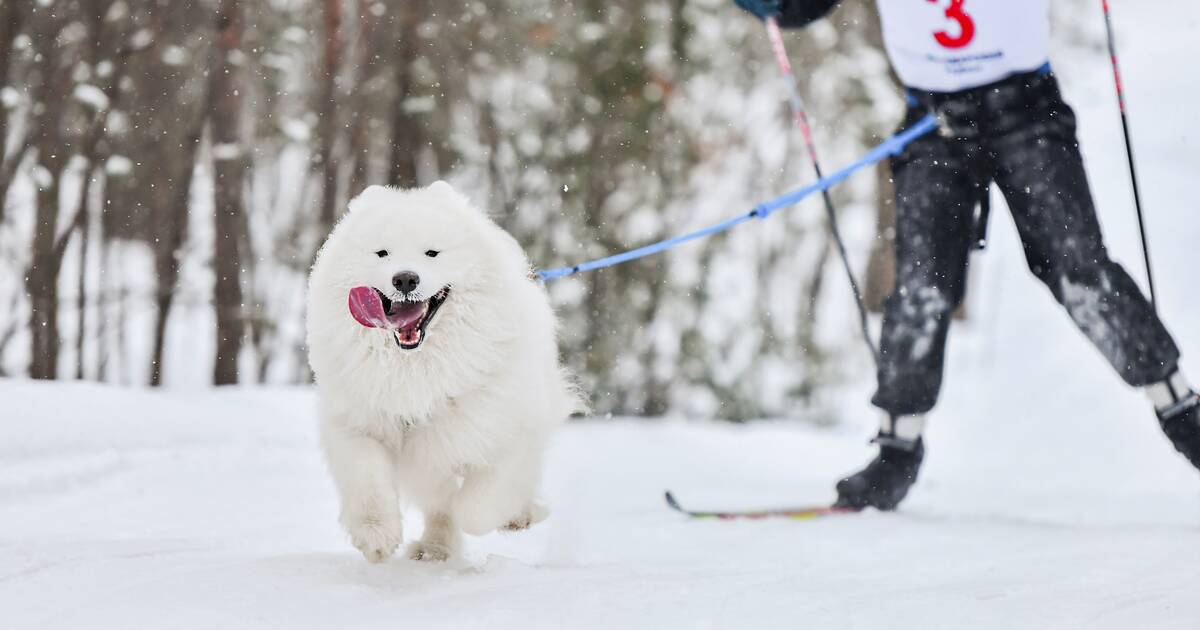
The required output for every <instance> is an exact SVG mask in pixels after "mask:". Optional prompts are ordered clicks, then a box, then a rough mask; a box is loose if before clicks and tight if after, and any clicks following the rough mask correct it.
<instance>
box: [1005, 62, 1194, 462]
mask: <svg viewBox="0 0 1200 630" xmlns="http://www.w3.org/2000/svg"><path fill="white" fill-rule="evenodd" d="M1027 92H1028V94H1027V98H1026V99H1025V100H1024V102H1023V103H1021V104H1019V105H1011V104H1005V105H1009V106H1010V107H1011V108H1012V109H1014V110H1017V111H1016V112H1014V114H1015V113H1020V115H1022V116H1024V117H1025V118H1026V119H1028V120H1029V121H1030V122H1029V124H1025V125H1021V126H1020V127H1016V128H1012V129H1006V128H1004V127H1003V126H1001V127H1000V128H999V129H998V130H997V131H998V133H997V134H996V137H995V138H994V139H993V141H992V142H991V148H992V149H993V153H994V155H993V159H994V160H995V165H996V172H995V176H996V181H997V183H998V184H999V185H1000V188H1001V190H1002V191H1003V192H1004V195H1005V197H1006V198H1007V200H1008V204H1009V207H1010V208H1011V209H1012V212H1013V218H1014V220H1015V221H1016V224H1017V230H1018V232H1019V233H1020V235H1021V241H1022V243H1023V245H1024V248H1025V257H1026V260H1027V262H1028V263H1029V267H1030V269H1032V270H1033V272H1034V274H1035V275H1037V277H1038V278H1039V279H1041V280H1042V281H1043V282H1044V283H1045V284H1046V286H1047V287H1049V289H1050V291H1051V293H1053V294H1054V297H1055V299H1057V300H1058V301H1059V303H1061V304H1062V305H1063V306H1064V307H1065V308H1066V310H1067V312H1068V313H1069V314H1070V316H1071V319H1072V320H1074V322H1075V323H1076V325H1077V326H1078V327H1079V329H1080V330H1081V331H1083V333H1084V334H1085V335H1087V337H1088V338H1089V339H1090V340H1091V341H1092V343H1093V344H1094V345H1095V346H1096V348H1097V349H1099V350H1100V352H1101V354H1103V355H1104V357H1105V358H1106V359H1108V361H1109V363H1110V364H1112V366H1113V368H1114V369H1115V370H1116V371H1117V373H1118V374H1119V375H1120V376H1121V377H1122V378H1123V379H1124V380H1125V382H1126V383H1129V384H1130V385H1133V386H1135V387H1141V388H1142V389H1143V391H1144V392H1145V393H1146V395H1147V396H1149V397H1150V399H1151V401H1152V402H1153V403H1154V407H1155V412H1156V415H1157V416H1158V419H1159V422H1160V424H1161V426H1162V428H1163V432H1164V433H1165V434H1166V435H1167V437H1168V438H1169V439H1170V440H1171V442H1172V444H1174V446H1175V448H1176V449H1177V450H1178V451H1179V452H1180V453H1183V454H1184V455H1185V456H1186V457H1187V458H1188V460H1189V461H1191V462H1192V464H1193V465H1195V466H1196V467H1197V468H1200V396H1197V394H1196V393H1195V391H1194V390H1193V388H1192V387H1191V386H1190V384H1189V381H1187V380H1186V379H1185V378H1184V377H1183V376H1182V375H1181V374H1180V373H1179V370H1178V365H1179V349H1178V348H1177V347H1176V345H1175V342H1174V340H1172V339H1171V335H1170V334H1169V333H1168V332H1167V330H1166V327H1165V326H1163V323H1162V321H1161V320H1159V318H1158V315H1157V313H1155V311H1154V309H1153V308H1152V307H1151V305H1150V303H1149V302H1148V301H1147V300H1146V299H1145V297H1144V296H1143V295H1142V293H1141V291H1140V290H1139V289H1138V286H1137V284H1136V283H1135V282H1134V281H1133V279H1132V278H1130V277H1129V274H1128V273H1126V271H1125V270H1124V269H1123V268H1122V267H1121V266H1120V265H1119V264H1117V263H1116V262H1114V261H1113V260H1111V259H1110V258H1109V256H1108V251H1107V249H1106V248H1105V246H1104V240H1103V238H1102V236H1101V232H1100V224H1099V221H1098V219H1097V218H1096V211H1095V207H1094V205H1093V203H1092V196H1091V192H1090V190H1089V188H1088V183H1087V175H1086V173H1085V171H1084V167H1083V159H1082V157H1081V156H1080V153H1079V146H1078V142H1077V141H1076V138H1075V116H1074V113H1073V112H1072V111H1071V108H1070V107H1068V106H1067V105H1066V103H1064V102H1063V101H1062V98H1061V96H1060V95H1059V92H1058V87H1057V85H1056V83H1055V82H1054V80H1053V77H1048V76H1047V77H1040V78H1037V79H1035V80H1034V81H1033V82H1032V84H1031V86H1029V89H1028V91H1027ZM1000 120H1001V122H1002V123H1003V121H1004V120H1005V118H1004V117H1003V116H1002V117H1001V118H1000Z"/></svg>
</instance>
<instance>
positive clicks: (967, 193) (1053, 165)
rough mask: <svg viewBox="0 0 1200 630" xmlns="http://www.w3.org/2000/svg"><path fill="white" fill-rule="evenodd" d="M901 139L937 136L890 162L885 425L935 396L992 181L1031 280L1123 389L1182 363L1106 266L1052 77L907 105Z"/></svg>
mask: <svg viewBox="0 0 1200 630" xmlns="http://www.w3.org/2000/svg"><path fill="white" fill-rule="evenodd" d="M914 98H915V99H916V101H917V103H916V104H914V105H913V106H911V107H910V108H909V111H908V115H907V119H906V120H905V123H904V126H906V127H907V126H908V125H912V124H914V123H915V122H916V121H918V120H920V119H921V118H922V117H924V116H925V115H926V114H927V113H928V112H929V111H930V110H933V111H935V112H936V113H937V114H938V117H939V122H940V126H941V128H940V129H938V130H935V131H934V132H932V133H930V134H929V135H926V136H924V137H922V138H920V139H918V140H916V141H915V142H913V143H912V144H910V145H909V146H908V147H907V149H906V150H905V151H904V152H903V153H902V154H901V155H899V156H897V157H896V158H894V159H893V160H892V173H893V177H894V179H895V185H896V289H895V291H894V292H893V294H892V295H891V296H890V297H888V299H887V302H886V303H885V307H884V317H883V334H882V338H881V341H880V345H881V348H880V350H881V358H882V360H881V362H880V365H879V375H878V376H879V389H878V391H877V392H876V394H875V397H874V398H873V400H872V402H873V403H874V404H875V405H876V406H877V407H880V408H882V409H884V410H885V411H887V412H889V413H891V414H893V415H905V414H915V413H924V412H926V411H928V410H929V409H931V408H932V407H933V405H934V403H935V402H937V395H938V390H939V389H940V388H941V384H942V365H943V359H944V356H945V345H946V332H947V329H948V328H949V325H950V316H951V313H952V312H953V311H954V310H955V308H956V307H957V306H958V305H959V303H960V302H961V301H962V299H963V294H964V291H965V289H966V286H965V281H966V269H967V257H968V254H969V252H970V249H971V244H972V240H973V239H972V234H973V231H972V228H973V219H974V213H975V206H976V204H977V203H978V201H979V199H980V198H981V196H982V195H983V194H985V192H986V190H987V186H988V183H989V182H990V181H995V182H996V184H997V185H999V187H1000V190H1001V191H1002V192H1003V193H1004V198H1005V199H1006V200H1007V201H1008V206H1009V208H1010V209H1011V211H1012V215H1013V219H1014V221H1015V222H1016V225H1017V231H1018V232H1019V233H1020V236H1021V242H1022V243H1023V245H1024V248H1025V258H1026V260H1027V262H1028V263H1029V268H1030V269H1031V270H1032V271H1033V273H1034V275H1036V276H1037V277H1038V279H1040V280H1041V281H1042V282H1044V283H1045V284H1046V286H1047V287H1048V288H1049V289H1050V292H1051V293H1052V294H1053V295H1054V298H1055V299H1056V300H1058V302H1059V303H1060V304H1062V305H1063V306H1064V307H1065V308H1066V309H1067V312H1068V313H1069V314H1070V315H1071V318H1072V319H1073V320H1074V321H1075V323H1076V324H1077V325H1078V326H1079V328H1080V330H1082V331H1083V333H1084V334H1085V335H1087V337H1088V338H1089V339H1090V340H1091V341H1092V343H1093V344H1095V345H1096V347H1097V348H1098V349H1099V350H1100V352H1101V353H1102V354H1103V355H1104V357H1105V358H1107V359H1108V361H1109V362H1110V363H1111V364H1112V366H1113V368H1115V369H1116V371H1117V373H1119V374H1120V375H1121V377H1122V378H1123V379H1124V380H1125V382H1127V383H1129V384H1130V385H1147V384H1150V383H1154V382H1158V381H1162V380H1164V379H1165V378H1167V377H1168V376H1169V375H1170V374H1171V373H1173V372H1174V371H1175V369H1176V365H1177V363H1178V359H1179V350H1178V349H1177V348H1176V346H1175V343H1174V341H1173V340H1172V339H1171V336H1170V334H1168V333H1167V331H1166V329H1165V328H1164V327H1163V325H1162V322H1160V321H1159V320H1158V318H1157V317H1156V316H1155V314H1154V311H1153V309H1151V307H1150V305H1149V303H1148V302H1147V301H1146V299H1145V298H1144V297H1143V296H1142V294H1141V292H1140V291H1139V290H1138V287H1137V285H1136V284H1135V283H1134V281H1133V280H1132V279H1131V278H1130V277H1129V274H1128V273H1126V272H1125V270H1124V269H1122V268H1121V266H1120V265H1118V264H1117V263H1115V262H1113V261H1112V260H1110V259H1109V257H1108V252H1107V251H1106V250H1105V247H1104V242H1103V239H1102V237H1101V235H1100V224H1099V222H1098V221H1097V219H1096V210H1095V208H1094V206H1093V204H1092V197H1091V193H1090V192H1089V190H1088V183H1087V176H1086V174H1085V173H1084V169H1083V160H1082V158H1081V157H1080V154H1079V146H1078V142H1077V141H1076V138H1075V114H1074V112H1072V111H1071V108H1070V107H1068V106H1067V104H1066V103H1064V102H1063V100H1062V97H1061V95H1060V94H1059V91H1058V84H1057V82H1056V81H1055V79H1054V77H1053V75H1050V74H1039V73H1028V74H1021V75H1015V76H1013V77H1009V78H1007V79H1005V80H1003V81H1000V82H998V83H995V84H991V85H988V86H984V87H981V88H975V89H972V90H969V91H965V92H957V93H953V94H915V95H914Z"/></svg>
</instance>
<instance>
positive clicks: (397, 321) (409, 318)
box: [387, 302, 426, 330]
mask: <svg viewBox="0 0 1200 630" xmlns="http://www.w3.org/2000/svg"><path fill="white" fill-rule="evenodd" d="M425 306H426V304H425V303H424V302H401V303H399V304H395V303H393V304H392V312H391V313H388V315H387V320H388V323H390V324H391V327H392V328H396V329H399V330H407V329H409V328H414V327H416V325H417V324H418V323H420V322H421V318H422V317H425Z"/></svg>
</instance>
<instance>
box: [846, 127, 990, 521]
mask: <svg viewBox="0 0 1200 630" xmlns="http://www.w3.org/2000/svg"><path fill="white" fill-rule="evenodd" d="M922 116H924V111H923V110H920V109H916V108H914V109H912V110H910V112H909V118H908V120H907V121H906V124H911V123H912V122H915V121H916V120H919V119H920V117H922ZM967 151H968V148H967V145H966V144H965V143H963V142H960V141H952V140H948V139H945V138H942V137H940V136H936V135H934V136H926V137H925V138H922V139H920V140H917V141H916V142H914V143H912V144H910V145H909V147H908V148H907V149H906V150H905V151H904V153H902V154H901V155H899V156H897V157H896V158H895V159H894V160H892V176H893V179H894V181H895V186H896V288H895V290H894V291H893V293H892V295H891V296H889V297H888V299H887V301H886V303H885V305H884V316H883V334H882V335H881V338H880V364H879V372H878V379H879V388H878V390H877V391H876V394H875V396H874V398H873V399H872V403H874V404H875V405H876V406H877V407H880V408H881V409H882V410H883V411H884V412H885V415H884V417H883V421H882V423H881V425H880V430H879V436H878V437H877V438H876V441H877V442H878V443H879V453H878V455H877V456H876V457H875V459H874V460H873V461H872V462H871V463H870V464H868V465H867V467H866V468H865V469H863V470H861V471H859V472H857V473H855V474H853V475H850V476H848V477H846V478H844V479H842V480H841V481H839V482H838V484H837V492H838V500H837V505H838V506H841V507H851V508H864V507H867V506H872V507H876V508H878V509H881V510H890V509H893V508H895V507H896V505H897V504H899V502H900V501H901V500H902V499H903V498H904V497H905V495H907V493H908V489H909V487H911V486H912V484H913V483H914V482H915V481H916V476H917V471H918V469H919V468H920V465H921V461H922V459H923V458H924V451H925V449H924V444H923V442H922V440H921V432H922V430H923V429H924V413H925V412H926V411H928V410H929V409H931V408H932V407H933V405H934V403H935V402H936V400H937V394H938V390H939V389H940V388H941V382H942V364H943V358H944V351H945V344H946V333H947V330H948V328H949V325H950V316H951V314H952V313H953V312H954V309H955V308H957V306H958V305H959V303H960V302H961V301H962V298H963V293H964V290H965V276H966V266H967V256H968V253H969V251H970V238H971V236H970V235H971V228H972V219H973V216H974V204H975V201H976V199H978V196H979V182H976V181H974V180H973V179H972V176H971V172H972V169H971V168H969V166H970V165H969V163H968V160H969V157H970V156H969V155H968V153H967Z"/></svg>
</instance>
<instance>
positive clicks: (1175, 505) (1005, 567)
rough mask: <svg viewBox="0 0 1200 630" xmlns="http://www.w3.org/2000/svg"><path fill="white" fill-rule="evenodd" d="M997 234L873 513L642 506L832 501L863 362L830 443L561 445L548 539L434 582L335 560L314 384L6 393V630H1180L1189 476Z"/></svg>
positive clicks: (1120, 227)
mask: <svg viewBox="0 0 1200 630" xmlns="http://www.w3.org/2000/svg"><path fill="white" fill-rule="evenodd" d="M1151 7H1152V5H1147V7H1146V8H1143V9H1139V8H1138V5H1137V3H1132V2H1128V1H1126V2H1116V3H1114V11H1115V12H1116V18H1117V20H1118V27H1119V28H1120V31H1119V33H1120V34H1121V35H1122V40H1121V43H1122V49H1121V53H1122V62H1123V64H1124V67H1123V69H1124V71H1125V75H1126V76H1125V79H1126V82H1127V87H1128V90H1129V94H1128V98H1129V105H1130V108H1131V114H1132V117H1133V118H1132V125H1133V131H1134V134H1135V138H1136V141H1137V145H1136V150H1137V154H1138V159H1139V166H1140V167H1141V169H1140V175H1141V177H1142V184H1143V192H1144V196H1145V199H1144V201H1145V203H1146V207H1147V209H1148V211H1149V213H1150V214H1149V216H1148V217H1147V220H1148V223H1149V229H1150V238H1151V243H1152V244H1153V246H1154V248H1155V249H1154V255H1155V261H1156V263H1157V265H1158V266H1157V268H1156V271H1157V274H1158V275H1157V280H1158V283H1159V287H1160V299H1161V304H1160V308H1161V309H1162V311H1163V314H1164V318H1165V320H1166V321H1167V324H1168V326H1169V327H1170V329H1171V330H1172V332H1173V333H1174V334H1175V336H1176V339H1177V341H1178V342H1179V344H1180V346H1181V347H1182V348H1183V349H1184V351H1185V352H1184V354H1185V358H1184V364H1183V365H1184V368H1185V371H1186V372H1188V373H1190V374H1191V375H1192V378H1193V379H1195V378H1197V376H1198V375H1200V360H1198V359H1197V357H1198V356H1200V354H1198V353H1200V319H1198V318H1197V316H1196V313H1198V312H1200V292H1197V291H1195V290H1194V287H1195V283H1196V279H1195V273H1196V269H1197V268H1200V265H1198V264H1197V253H1196V251H1197V248H1196V243H1197V242H1200V211H1197V202H1196V201H1195V195H1194V189H1195V173H1197V172H1200V131H1197V128H1196V126H1195V125H1194V122H1193V118H1194V117H1193V116H1191V115H1190V114H1191V110H1192V109H1193V103H1194V102H1195V101H1196V99H1197V98H1200V75H1198V74H1197V73H1194V72H1185V71H1183V70H1181V68H1185V67H1191V65H1194V63H1192V62H1194V60H1195V59H1196V58H1197V57H1198V56H1200V48H1197V45H1196V42H1195V38H1194V37H1191V36H1190V33H1194V32H1195V31H1196V29H1197V27H1200V9H1197V8H1185V7H1184V6H1182V5H1181V6H1179V7H1176V9H1179V10H1180V11H1181V12H1182V13H1180V14H1175V13H1173V14H1172V16H1171V17H1170V19H1166V20H1164V19H1161V16H1160V15H1158V12H1157V11H1155V10H1153V9H1152V8H1151ZM1088 17H1089V19H1097V20H1098V16H1094V15H1093V16H1088ZM1164 59H1173V60H1175V62H1174V63H1163V60H1164ZM1054 61H1055V64H1056V66H1057V67H1058V68H1059V69H1060V71H1061V73H1062V79H1063V81H1064V88H1065V91H1066V96H1067V99H1068V100H1069V101H1070V102H1071V103H1072V104H1074V105H1075V106H1076V109H1077V111H1078V112H1079V118H1080V129H1081V142H1082V144H1083V149H1084V152H1085V155H1086V157H1087V160H1088V167H1089V171H1090V175H1091V178H1092V185H1093V190H1094V192H1095V193H1096V198H1097V203H1098V206H1099V210H1100V214H1101V220H1102V222H1103V224H1104V228H1105V231H1106V234H1107V236H1108V239H1109V245H1110V249H1111V251H1112V253H1113V255H1114V256H1115V257H1116V258H1118V259H1119V260H1121V261H1122V262H1124V263H1125V264H1126V266H1127V268H1129V269H1130V270H1131V272H1132V273H1133V274H1134V275H1135V277H1137V278H1138V279H1139V280H1140V279H1141V278H1142V272H1141V266H1140V252H1139V250H1138V249H1137V236H1136V232H1135V228H1136V223H1135V221H1134V219H1133V216H1132V212H1131V203H1130V197H1129V191H1128V184H1127V176H1126V172H1125V164H1124V149H1123V147H1122V145H1121V140H1120V135H1119V125H1118V119H1117V112H1116V107H1115V99H1114V98H1113V95H1112V89H1111V83H1110V78H1109V76H1108V74H1107V72H1108V69H1107V65H1106V59H1105V57H1104V55H1103V54H1101V53H1100V52H1098V51H1094V52H1093V53H1092V54H1090V55H1084V54H1082V53H1071V54H1069V55H1063V56H1061V57H1056V58H1055V60H1054ZM996 210H997V211H996V212H995V213H994V225H993V229H992V235H993V242H992V245H991V248H990V249H989V251H988V252H986V253H985V254H984V255H983V256H982V257H977V258H976V259H975V263H976V264H975V267H974V270H973V272H972V287H971V296H970V307H971V309H972V318H971V319H970V320H969V321H968V322H967V323H966V324H964V325H958V326H956V328H955V330H954V331H953V332H952V335H951V344H950V356H949V363H948V367H947V377H946V387H945V390H944V393H943V397H942V402H941V404H940V405H939V406H938V408H937V409H936V410H935V411H934V413H933V414H931V417H930V428H929V431H928V433H927V442H928V449H929V453H928V456H927V460H926V465H925V467H924V469H923V470H922V474H921V478H920V481H919V483H918V484H917V486H916V487H915V489H914V491H913V493H912V495H911V496H910V498H909V500H908V501H907V502H905V503H904V505H903V506H902V508H901V510H899V511H898V512H896V513H892V514H881V513H875V512H868V513H864V514H859V515H853V516H840V517H830V518H826V519H820V520H812V521H789V520H766V521H737V522H713V521H689V520H687V519H685V518H683V517H681V516H679V515H677V514H674V513H672V512H670V511H669V510H668V509H667V508H666V507H665V506H664V504H663V502H662V497H661V493H662V490H663V489H666V488H671V489H673V490H675V491H676V493H677V496H679V498H680V500H681V501H683V502H684V503H685V504H690V505H694V506H697V507H701V508H704V507H765V506H784V505H790V504H808V503H823V502H828V501H830V500H831V499H832V496H833V492H832V484H833V481H834V480H835V479H836V478H837V477H838V476H840V475H842V474H844V473H847V472H850V471H852V470H854V469H855V468H857V467H858V466H860V465H861V464H862V463H864V461H865V460H866V458H867V457H868V454H869V451H868V449H867V447H866V446H865V443H864V442H865V439H866V437H867V436H868V435H869V434H870V432H871V431H872V425H873V422H874V416H873V414H872V412H871V408H870V407H869V405H868V404H867V402H866V399H867V396H868V395H869V393H870V390H871V380H872V379H871V376H870V372H869V370H867V369H866V367H865V362H864V367H863V369H862V373H861V375H860V378H859V379H858V380H857V382H856V383H855V384H854V385H853V386H852V387H850V388H849V390H848V391H847V392H845V396H844V404H843V405H842V409H841V410H842V415H843V417H844V418H845V419H846V420H847V422H846V423H845V424H844V425H843V426H840V427H838V428H833V429H818V428H813V427H810V426H808V425H805V424H803V423H797V422H786V421H779V422H759V423H751V424H748V425H745V426H733V425H725V424H715V423H695V422H691V423H689V422H683V421H676V420H664V421H657V422H646V421H635V420H621V419H617V420H605V419H594V420H588V421H583V422H576V423H572V424H570V425H568V426H567V427H566V428H565V429H563V430H562V431H561V432H560V434H559V435H558V437H557V439H556V440H555V442H554V444H553V446H552V448H551V451H550V455H549V458H548V464H547V472H546V480H545V484H544V487H545V496H546V498H547V499H548V501H549V503H550V506H551V508H552V510H553V512H552V514H551V517H550V519H549V520H548V521H546V522H545V523H542V524H540V525H538V526H537V527H535V528H534V529H533V530H531V531H529V532H526V533H519V534H511V535H499V534H494V535H490V536H487V537H483V538H475V539H470V540H468V548H467V554H466V557H465V558H464V559H462V560H459V561H455V562H451V563H449V564H443V565H428V564H421V563H416V562H412V561H408V560H405V559H402V558H399V557H398V558H395V559H393V560H392V561H391V562H389V563H386V564H383V565H370V564H368V563H366V561H364V560H363V559H362V557H361V556H360V555H359V554H358V552H357V551H355V550H354V549H353V548H351V547H350V545H349V543H348V542H347V541H346V540H345V537H344V535H343V534H342V532H341V531H340V529H339V527H338V525H337V523H336V518H337V505H336V498H335V494H334V491H333V487H332V484H331V483H330V481H329V479H328V477H327V475H326V474H325V470H324V465H323V463H322V462H321V459H320V455H319V450H318V448H317V444H316V431H315V417H314V407H315V398H314V395H313V393H312V392H311V391H310V390H309V389H306V388H275V389H237V388H235V389H223V390H218V391H212V390H204V389H197V390H193V389H183V388H180V389H173V390H167V391H159V392H147V391H141V390H132V389H121V388H114V387H104V386H98V385H90V384H69V383H56V384H48V383H31V382H26V381H16V380H0V401H2V402H0V611H2V612H0V615H2V621H0V627H3V628H6V629H8V628H13V629H25V628H39V629H41V628H50V629H54V628H150V627H154V628H161V627H168V628H181V629H188V628H214V627H220V628H289V629H290V628H331V627H332V628H384V627H389V628H390V627H408V628H458V627H485V628H505V627H520V628H562V627H571V628H609V627H622V628H624V627H630V628H675V627H699V628H758V627H767V628H795V627H813V628H869V629H872V630H874V629H878V628H899V629H904V628H920V629H927V628H966V627H969V628H997V629H999V628H1088V629H1094V628H1113V629H1128V628H1156V629H1158V628H1180V629H1184V628H1187V629H1194V628H1197V627H1200V597H1198V596H1197V593H1198V592H1200V584H1198V580H1197V576H1200V475H1198V474H1197V472H1196V471H1195V470H1193V469H1192V468H1191V467H1190V466H1189V465H1188V464H1187V463H1186V462H1184V461H1183V460H1182V458H1180V457H1179V456H1177V455H1176V454H1175V453H1174V452H1173V451H1172V450H1171V448H1170V446H1169V444H1168V443H1167V441H1166V440H1165V438H1163V436H1162V435H1161V434H1160V432H1159V430H1158V428H1157V426H1156V423H1155V421H1154V419H1153V416H1152V415H1151V413H1150V411H1149V409H1148V406H1147V403H1146V402H1145V401H1144V400H1143V398H1142V397H1141V395H1140V394H1138V393H1137V392H1133V391H1130V390H1129V389H1127V388H1125V387H1124V386H1123V385H1122V384H1121V383H1120V380H1119V379H1118V378H1117V377H1116V376H1114V375H1113V373H1112V372H1111V370H1110V369H1109V368H1108V366H1107V365H1105V364H1104V363H1103V360H1102V359H1101V358H1100V357H1099V355H1098V354H1097V353H1096V352H1095V351H1094V350H1093V349H1091V348H1090V347H1089V346H1088V344H1087V342H1086V341H1085V340H1084V339H1083V338H1082V336H1081V335H1080V334H1079V333H1077V332H1075V331H1074V330H1073V327H1072V325H1071V323H1070V320H1069V318H1068V317H1067V315H1066V314H1065V313H1064V312H1063V311H1062V310H1061V309H1060V308H1059V307H1058V306H1057V305H1055V304H1054V303H1053V301H1052V299H1051V298H1050V296H1049V293H1048V292H1047V291H1046V290H1045V288H1043V287H1041V286H1039V285H1038V284H1037V282H1036V281H1035V280H1034V279H1033V278H1032V276H1031V275H1030V274H1029V273H1028V271H1027V270H1025V268H1024V261H1023V258H1022V254H1021V250H1020V247H1019V245H1018V244H1017V242H1016V239H1015V236H1014V234H1013V232H1014V230H1013V229H1012V225H1011V220H1010V219H1008V218H1007V216H1006V215H1007V213H1006V212H1005V211H1004V209H1003V207H1002V206H1001V207H998V208H997V209H996ZM747 229H752V228H747ZM408 525H409V527H408V529H407V530H406V538H408V539H409V540H411V539H414V538H415V537H416V536H417V535H419V522H418V520H416V519H413V518H410V519H409V520H408Z"/></svg>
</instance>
